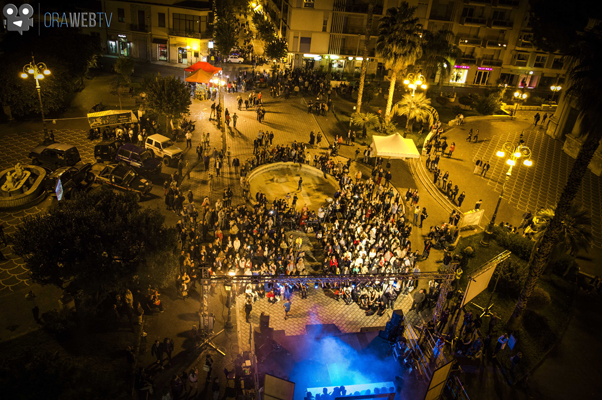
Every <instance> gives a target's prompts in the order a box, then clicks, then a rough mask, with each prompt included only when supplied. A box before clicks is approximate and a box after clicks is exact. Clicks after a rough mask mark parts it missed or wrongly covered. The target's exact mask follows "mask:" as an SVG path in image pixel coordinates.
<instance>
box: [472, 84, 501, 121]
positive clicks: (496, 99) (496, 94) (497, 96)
mask: <svg viewBox="0 0 602 400" xmlns="http://www.w3.org/2000/svg"><path fill="white" fill-rule="evenodd" d="M505 91H506V88H505V87H503V88H501V89H495V90H493V91H491V92H488V91H486V92H485V95H484V96H479V98H478V99H477V101H475V102H474V104H473V105H474V108H475V109H476V110H477V111H478V112H479V113H481V114H483V115H491V114H493V113H494V112H496V111H497V110H499V109H500V108H501V107H502V99H503V97H504V93H505Z"/></svg>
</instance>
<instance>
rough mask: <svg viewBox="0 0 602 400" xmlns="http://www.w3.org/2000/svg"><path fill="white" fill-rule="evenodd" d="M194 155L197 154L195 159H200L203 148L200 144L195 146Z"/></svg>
mask: <svg viewBox="0 0 602 400" xmlns="http://www.w3.org/2000/svg"><path fill="white" fill-rule="evenodd" d="M196 155H197V157H196V160H197V161H200V159H201V157H202V156H203V148H202V147H201V145H200V144H199V145H198V146H197V147H196Z"/></svg>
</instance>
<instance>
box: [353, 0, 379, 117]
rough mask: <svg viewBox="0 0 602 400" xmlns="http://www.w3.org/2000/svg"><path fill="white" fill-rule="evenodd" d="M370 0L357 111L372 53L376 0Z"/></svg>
mask: <svg viewBox="0 0 602 400" xmlns="http://www.w3.org/2000/svg"><path fill="white" fill-rule="evenodd" d="M375 1H376V0H370V3H369V4H368V16H367V18H366V34H365V36H364V49H363V50H362V72H361V73H360V86H359V88H358V90H357V104H356V109H357V112H358V113H359V112H361V110H362V95H363V94H364V83H365V82H366V71H367V70H368V56H369V55H370V53H369V51H370V49H369V47H370V33H371V31H372V16H373V13H374V2H375Z"/></svg>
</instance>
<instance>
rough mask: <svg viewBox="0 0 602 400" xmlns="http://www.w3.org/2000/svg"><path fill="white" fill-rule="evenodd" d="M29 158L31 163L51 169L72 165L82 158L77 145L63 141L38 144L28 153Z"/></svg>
mask: <svg viewBox="0 0 602 400" xmlns="http://www.w3.org/2000/svg"><path fill="white" fill-rule="evenodd" d="M29 158H31V163H32V164H34V165H40V166H42V167H44V168H47V169H49V170H51V171H54V170H55V169H57V168H59V167H66V166H73V165H75V164H77V163H78V162H80V161H81V160H82V159H81V157H80V155H79V151H78V150H77V147H75V146H72V145H70V144H63V143H52V144H49V145H48V146H45V145H42V146H38V147H36V148H35V149H33V150H32V151H31V152H30V153H29Z"/></svg>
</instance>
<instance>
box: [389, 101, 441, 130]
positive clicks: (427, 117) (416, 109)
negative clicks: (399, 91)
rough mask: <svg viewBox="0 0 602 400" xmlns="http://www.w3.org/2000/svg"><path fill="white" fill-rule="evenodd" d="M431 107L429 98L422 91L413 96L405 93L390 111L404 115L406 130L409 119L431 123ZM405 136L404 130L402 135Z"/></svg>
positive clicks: (408, 125)
mask: <svg viewBox="0 0 602 400" xmlns="http://www.w3.org/2000/svg"><path fill="white" fill-rule="evenodd" d="M432 108H433V107H431V99H429V98H427V97H426V95H425V94H424V93H417V94H416V95H414V96H412V95H411V94H406V95H404V96H403V97H402V98H401V100H400V101H398V102H397V103H395V105H394V106H393V109H392V110H391V113H392V114H394V115H395V114H396V115H405V116H406V118H407V121H406V131H407V129H408V127H410V121H418V122H421V123H425V122H427V123H428V124H429V125H432V124H433V122H434V120H433V113H432ZM412 125H413V124H412ZM410 128H411V127H410ZM405 136H406V132H404V133H403V137H405Z"/></svg>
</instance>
